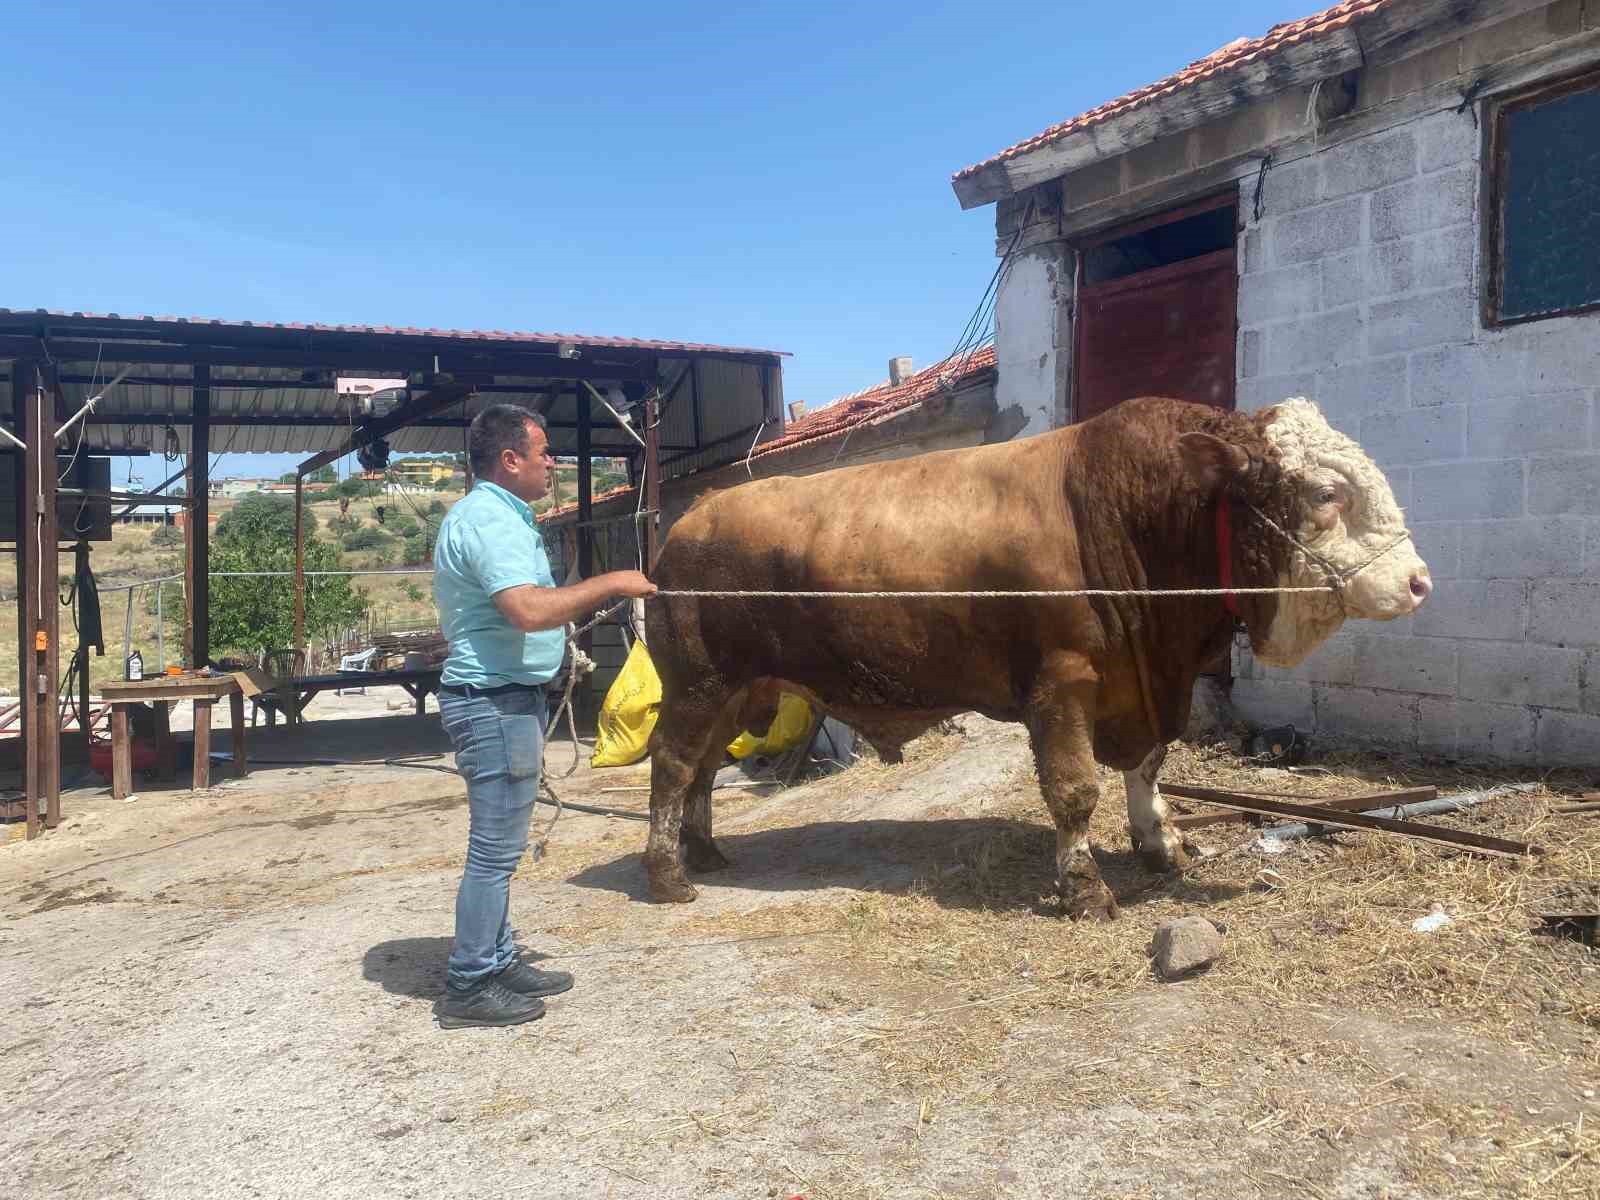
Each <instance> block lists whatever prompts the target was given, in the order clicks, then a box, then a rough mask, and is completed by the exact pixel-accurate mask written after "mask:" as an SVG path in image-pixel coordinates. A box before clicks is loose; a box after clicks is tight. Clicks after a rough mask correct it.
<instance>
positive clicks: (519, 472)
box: [500, 421, 556, 504]
mask: <svg viewBox="0 0 1600 1200" xmlns="http://www.w3.org/2000/svg"><path fill="white" fill-rule="evenodd" d="M555 462H556V460H555V459H554V457H552V456H551V454H550V438H549V436H548V435H547V434H546V433H545V431H544V430H542V429H540V428H539V427H538V426H537V425H535V424H534V423H533V422H532V421H529V422H528V453H527V454H525V455H522V454H518V453H517V452H516V451H515V450H506V451H503V452H502V453H501V455H500V465H501V468H502V471H503V474H504V477H505V480H506V482H505V488H506V490H507V491H508V492H510V493H511V494H512V495H513V496H515V497H516V498H517V499H519V500H521V501H522V502H523V503H525V504H533V503H535V502H537V501H539V500H543V499H544V497H545V495H546V494H547V493H548V492H549V491H550V472H551V470H552V469H554V467H555Z"/></svg>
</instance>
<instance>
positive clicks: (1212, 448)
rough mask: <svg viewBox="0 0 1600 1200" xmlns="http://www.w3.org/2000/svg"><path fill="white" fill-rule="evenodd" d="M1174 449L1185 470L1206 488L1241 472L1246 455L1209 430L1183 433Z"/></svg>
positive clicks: (1246, 462) (1213, 488)
mask: <svg viewBox="0 0 1600 1200" xmlns="http://www.w3.org/2000/svg"><path fill="white" fill-rule="evenodd" d="M1178 453H1179V454H1181V455H1182V456H1183V465H1184V466H1185V467H1186V468H1187V469H1188V471H1189V474H1190V475H1192V476H1194V479H1195V481H1196V482H1197V483H1199V485H1200V486H1201V487H1202V488H1204V489H1205V490H1206V491H1207V492H1214V491H1216V490H1217V489H1218V488H1219V487H1221V486H1222V485H1223V484H1224V483H1226V482H1228V481H1229V480H1231V479H1236V478H1238V477H1239V476H1241V475H1243V474H1244V473H1245V471H1246V470H1247V469H1248V468H1249V466H1250V456H1249V455H1248V454H1246V453H1245V452H1244V451H1243V450H1241V449H1239V447H1237V446H1235V445H1234V444H1233V443H1231V442H1225V441H1223V440H1222V439H1221V438H1219V437H1212V436H1211V435H1210V434H1209V433H1186V434H1184V435H1183V436H1182V437H1180V438H1179V439H1178Z"/></svg>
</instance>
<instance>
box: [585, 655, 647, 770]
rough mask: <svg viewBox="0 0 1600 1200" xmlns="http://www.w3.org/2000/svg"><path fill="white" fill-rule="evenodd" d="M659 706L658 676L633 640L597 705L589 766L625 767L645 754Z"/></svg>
mask: <svg viewBox="0 0 1600 1200" xmlns="http://www.w3.org/2000/svg"><path fill="white" fill-rule="evenodd" d="M660 709H661V678H660V676H658V675H657V674H656V668H655V664H654V663H652V662H651V661H650V652H649V651H648V650H646V649H645V648H644V643H643V642H641V641H635V642H634V643H633V649H632V650H629V651H628V661H627V662H625V663H623V664H622V672H621V674H619V675H618V676H617V677H616V678H615V679H613V680H612V681H611V687H610V688H609V689H608V690H607V691H606V698H605V700H604V702H603V703H602V704H601V705H600V721H599V728H598V729H597V730H596V731H595V736H594V754H593V756H592V757H591V758H590V759H589V765H590V766H592V767H625V766H627V765H628V764H629V763H635V762H638V761H639V760H640V759H641V758H643V757H644V755H645V751H646V750H647V749H649V746H650V731H651V730H652V729H654V728H655V727H656V715H657V713H658V712H659V711H660Z"/></svg>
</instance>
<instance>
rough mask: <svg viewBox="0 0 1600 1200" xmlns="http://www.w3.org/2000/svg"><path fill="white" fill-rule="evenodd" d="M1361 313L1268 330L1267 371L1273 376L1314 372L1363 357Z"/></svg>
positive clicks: (1333, 315) (1350, 312) (1346, 310)
mask: <svg viewBox="0 0 1600 1200" xmlns="http://www.w3.org/2000/svg"><path fill="white" fill-rule="evenodd" d="M1363 333H1364V325H1363V322H1362V316H1361V310H1360V309H1358V308H1342V309H1340V310H1338V311H1337V312H1331V313H1323V314H1322V315H1321V316H1317V317H1309V318H1305V319H1303V320H1299V321H1292V322H1289V323H1288V324H1284V325H1273V326H1270V327H1269V328H1268V329H1267V364H1266V369H1267V370H1268V371H1271V372H1272V373H1273V374H1275V375H1284V374H1288V373H1290V372H1294V371H1314V370H1316V369H1317V368H1318V367H1330V366H1336V365H1341V364H1344V363H1350V362H1355V361H1357V360H1359V359H1361V358H1364V357H1365V352H1364V351H1363V349H1362V343H1363V340H1364V338H1363Z"/></svg>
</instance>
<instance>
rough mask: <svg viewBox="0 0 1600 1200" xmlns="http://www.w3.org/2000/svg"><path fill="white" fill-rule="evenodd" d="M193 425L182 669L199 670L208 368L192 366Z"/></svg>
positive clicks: (204, 620)
mask: <svg viewBox="0 0 1600 1200" xmlns="http://www.w3.org/2000/svg"><path fill="white" fill-rule="evenodd" d="M193 395H194V421H193V424H192V426H191V428H190V431H189V464H190V470H189V495H190V496H191V497H192V498H193V500H194V506H193V507H192V508H190V509H189V520H188V522H187V524H186V528H187V529H188V530H189V537H188V538H187V539H186V540H185V544H186V545H187V546H188V548H189V557H188V559H187V560H186V561H185V564H184V571H185V572H186V574H187V575H188V585H189V587H188V591H189V636H188V638H187V639H186V640H185V645H186V646H187V648H188V650H189V660H188V661H187V662H186V663H184V666H186V667H203V666H205V664H206V660H207V659H208V658H210V656H211V569H210V561H211V364H210V363H196V364H195V365H194V390H193Z"/></svg>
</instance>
